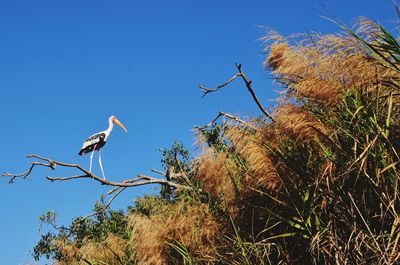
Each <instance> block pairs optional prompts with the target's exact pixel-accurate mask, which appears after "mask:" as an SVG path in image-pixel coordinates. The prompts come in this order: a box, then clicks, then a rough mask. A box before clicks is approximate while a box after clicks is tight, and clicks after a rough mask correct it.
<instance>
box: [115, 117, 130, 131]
mask: <svg viewBox="0 0 400 265" xmlns="http://www.w3.org/2000/svg"><path fill="white" fill-rule="evenodd" d="M114 122H115V123H116V124H117V125H118V126H119V127H121V128H122V129H123V130H124V131H125V132H126V133H128V129H126V128H125V126H124V125H123V124H122V123H121V122H120V121H119V120H118V119H117V118H114Z"/></svg>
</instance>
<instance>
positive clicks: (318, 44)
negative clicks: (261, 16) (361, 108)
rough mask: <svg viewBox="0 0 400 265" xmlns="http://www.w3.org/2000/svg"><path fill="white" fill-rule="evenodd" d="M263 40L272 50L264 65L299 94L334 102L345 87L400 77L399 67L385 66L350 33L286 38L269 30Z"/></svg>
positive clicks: (355, 87) (366, 85)
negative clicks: (399, 74) (348, 34)
mask: <svg viewBox="0 0 400 265" xmlns="http://www.w3.org/2000/svg"><path fill="white" fill-rule="evenodd" d="M364 24H366V23H364ZM366 28H368V27H366ZM368 29H370V27H369V28H368ZM363 32H364V33H365V34H372V33H371V30H370V31H367V30H364V31H363ZM264 40H265V41H266V43H268V46H267V49H266V51H269V55H268V57H267V59H266V60H265V62H264V64H265V66H266V67H267V68H269V69H271V70H272V74H273V75H274V76H275V77H276V78H278V79H279V80H280V82H282V84H284V85H285V87H287V88H288V89H289V91H291V92H293V93H294V95H295V96H298V97H300V98H301V97H304V98H309V99H313V100H318V101H321V102H324V103H327V104H333V103H337V102H338V101H339V100H340V99H341V97H342V96H343V93H344V92H345V91H346V90H351V89H363V88H369V87H370V86H372V85H374V84H376V83H377V82H382V81H391V80H398V79H397V78H398V74H397V73H396V71H393V70H391V69H390V68H387V67H384V66H383V65H382V61H381V60H379V59H378V58H376V56H375V57H374V56H372V55H371V53H370V52H368V50H366V49H365V47H364V46H363V44H362V43H360V42H359V41H357V40H355V39H354V38H352V37H349V36H347V35H340V34H339V35H320V34H317V33H312V34H308V35H300V36H299V35H297V36H293V37H290V38H286V39H285V38H283V37H281V36H279V35H278V36H277V33H276V32H270V33H269V34H267V36H266V37H265V38H264ZM291 41H293V42H294V43H295V44H294V45H291V44H290V43H291Z"/></svg>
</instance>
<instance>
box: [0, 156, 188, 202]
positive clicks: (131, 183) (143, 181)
mask: <svg viewBox="0 0 400 265" xmlns="http://www.w3.org/2000/svg"><path fill="white" fill-rule="evenodd" d="M27 158H36V159H37V160H38V161H34V162H32V163H31V166H30V168H29V169H28V170H27V171H25V172H23V173H21V174H12V173H9V172H5V173H3V174H2V176H4V177H9V178H10V180H9V183H12V182H14V181H15V179H17V178H24V179H25V178H28V177H29V176H30V175H31V173H32V171H33V169H34V167H36V166H42V167H49V168H51V169H52V170H56V167H57V166H61V167H68V168H76V169H77V170H78V171H79V172H80V173H81V174H78V175H73V176H68V177H46V178H47V179H48V180H50V181H52V182H53V181H68V180H75V179H91V180H93V181H97V182H99V183H100V184H102V185H107V186H111V187H117V188H130V187H137V186H143V185H149V184H160V185H165V186H170V187H174V188H176V189H190V187H189V186H185V185H181V184H177V183H174V182H172V181H168V180H166V179H160V178H154V177H151V176H147V175H138V176H137V177H135V178H131V179H125V180H122V181H110V180H108V179H103V178H101V177H98V176H96V175H95V174H93V173H91V172H89V171H88V170H86V169H85V168H83V167H82V166H81V165H79V164H70V163H65V162H60V161H56V160H53V159H50V158H46V157H42V156H39V155H36V154H30V155H27ZM46 162H47V163H46ZM115 191H117V189H114V190H111V191H110V192H109V194H111V193H113V192H115Z"/></svg>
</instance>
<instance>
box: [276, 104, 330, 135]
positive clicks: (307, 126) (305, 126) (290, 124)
mask: <svg viewBox="0 0 400 265" xmlns="http://www.w3.org/2000/svg"><path fill="white" fill-rule="evenodd" d="M274 117H275V121H276V123H275V126H276V128H277V129H279V131H280V132H283V133H287V134H289V135H292V136H294V137H296V138H298V139H299V140H302V141H306V142H307V143H311V142H313V141H315V139H316V138H320V137H321V136H323V135H324V136H326V137H328V135H329V134H330V133H331V130H330V129H329V128H327V127H326V126H324V125H323V124H322V123H321V122H319V121H318V120H317V119H316V118H315V117H314V116H312V115H311V114H310V113H307V112H306V111H304V110H303V109H302V108H300V107H297V106H294V105H283V106H280V107H279V108H277V109H276V111H275V115H274Z"/></svg>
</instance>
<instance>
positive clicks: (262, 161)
mask: <svg viewBox="0 0 400 265" xmlns="http://www.w3.org/2000/svg"><path fill="white" fill-rule="evenodd" d="M227 137H228V138H229V139H230V140H231V143H232V145H234V147H235V151H236V152H237V153H238V154H239V155H241V156H242V157H243V158H244V159H245V160H246V162H247V164H248V171H247V172H246V174H245V177H244V179H243V183H242V193H243V194H249V193H252V192H253V193H254V191H255V190H259V189H261V190H266V191H270V192H272V191H274V192H276V191H279V190H280V188H281V181H280V178H279V175H278V173H277V172H276V169H275V167H274V165H273V162H272V161H271V159H270V158H269V157H268V150H267V149H266V148H265V147H264V146H262V144H263V143H262V141H261V140H262V134H260V133H259V132H256V133H254V134H250V133H248V132H246V130H243V129H242V128H240V127H231V128H229V130H228V131H227Z"/></svg>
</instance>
